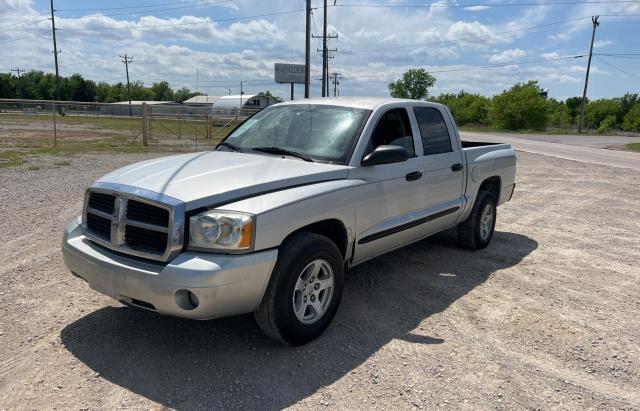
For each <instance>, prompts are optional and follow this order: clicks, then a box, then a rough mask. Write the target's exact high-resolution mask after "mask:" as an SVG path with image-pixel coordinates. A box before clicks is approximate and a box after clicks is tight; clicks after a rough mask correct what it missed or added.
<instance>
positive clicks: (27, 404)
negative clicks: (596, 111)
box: [0, 153, 640, 410]
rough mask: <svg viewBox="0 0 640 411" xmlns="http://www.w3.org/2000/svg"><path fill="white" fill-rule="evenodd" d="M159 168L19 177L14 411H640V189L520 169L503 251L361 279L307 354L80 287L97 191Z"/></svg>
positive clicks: (9, 289)
mask: <svg viewBox="0 0 640 411" xmlns="http://www.w3.org/2000/svg"><path fill="white" fill-rule="evenodd" d="M156 155H157V154H156ZM149 156H151V155H150V154H137V155H131V154H130V155H106V154H103V155H78V156H75V157H72V158H71V163H70V165H65V166H59V165H58V164H60V163H59V162H56V159H55V158H51V159H50V161H49V162H48V163H46V164H44V165H42V166H41V168H40V169H39V170H33V171H30V170H28V169H26V168H25V167H24V166H21V167H17V168H6V169H2V170H0V212H1V213H2V216H3V219H2V223H1V224H0V238H1V239H2V240H1V242H0V261H1V262H2V265H1V266H0V409H65V410H66V409H114V408H119V409H164V408H165V407H166V408H175V409H180V410H187V409H211V408H224V409H239V408H244V409H261V410H262V409H277V408H283V407H292V408H297V409H384V410H389V409H411V408H422V409H469V410H477V409H545V410H546V409H640V294H639V292H638V290H639V289H640V287H639V286H640V268H639V264H638V256H639V255H640V236H639V235H638V233H639V232H640V207H639V205H638V199H640V173H638V172H635V171H632V170H624V169H616V168H611V167H604V166H597V165H587V164H583V163H578V162H573V161H568V160H561V159H556V158H552V157H545V156H539V155H533V154H527V153H519V154H518V161H519V163H518V177H517V184H518V186H517V190H516V193H515V196H514V199H513V201H512V202H511V203H509V204H507V205H505V206H504V207H501V208H500V209H499V216H498V224H497V227H496V228H497V232H496V234H495V237H494V239H493V242H492V244H491V245H490V246H489V247H488V248H487V249H485V250H482V251H480V252H471V251H466V250H463V249H460V248H458V247H457V246H456V245H455V244H453V243H452V242H451V241H450V240H449V239H447V237H443V236H440V237H438V238H434V239H429V240H426V241H422V242H419V243H417V244H414V245H412V246H409V247H407V248H405V249H402V250H399V251H396V252H393V253H390V254H388V255H385V256H383V257H380V258H378V259H375V260H373V261H371V262H368V263H366V264H364V265H362V266H360V267H357V268H356V269H354V270H353V271H352V272H350V273H349V274H348V275H347V277H346V283H345V291H344V297H343V300H342V304H341V307H340V309H339V311H338V314H337V316H336V318H335V320H334V322H333V324H332V325H331V327H330V328H329V330H328V331H327V333H326V334H325V335H323V336H322V337H321V338H319V339H318V340H316V341H314V342H312V343H310V344H308V345H306V346H302V347H293V348H291V347H282V346H280V345H278V344H276V343H274V342H272V341H271V340H269V339H267V338H266V337H264V336H263V335H262V334H261V333H260V332H259V331H258V329H257V327H256V326H255V325H254V323H253V321H252V317H251V316H241V317H235V318H228V319H222V320H216V321H207V322H197V321H189V320H183V319H176V318H169V317H162V316H159V315H156V314H154V313H151V312H146V311H142V310H138V309H131V308H125V307H123V306H121V305H120V304H119V303H117V302H115V301H112V300H110V299H108V298H107V297H104V296H102V295H100V294H97V293H96V292H94V291H92V290H90V289H89V288H88V287H87V286H86V284H85V283H84V282H82V281H80V280H78V279H76V278H74V277H72V276H71V275H70V274H69V272H68V271H67V270H66V269H65V267H64V266H63V263H62V260H61V255H60V247H59V242H60V237H61V233H62V229H63V227H64V225H65V223H66V222H67V221H69V220H71V219H72V218H73V217H75V216H76V215H78V214H79V213H80V209H81V205H82V195H83V190H84V188H85V187H86V186H87V185H88V184H89V183H90V182H91V181H92V180H94V179H95V178H97V177H98V176H100V175H102V174H104V173H106V172H107V171H109V170H112V169H113V168H115V167H117V166H120V165H124V164H128V163H131V162H133V161H135V160H139V159H142V158H148V157H149ZM65 164H66V163H65Z"/></svg>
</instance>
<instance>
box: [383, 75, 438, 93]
mask: <svg viewBox="0 0 640 411" xmlns="http://www.w3.org/2000/svg"><path fill="white" fill-rule="evenodd" d="M434 84H436V79H435V77H433V76H432V75H431V74H429V73H428V72H427V70H425V69H423V68H419V69H410V70H408V71H406V72H405V73H404V74H403V75H402V78H401V79H399V80H398V81H396V82H392V83H389V85H388V87H389V91H390V92H391V97H397V98H410V99H413V100H426V99H427V98H428V97H429V89H430V88H431V87H433V86H434Z"/></svg>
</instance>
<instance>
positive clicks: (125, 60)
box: [120, 53, 133, 117]
mask: <svg viewBox="0 0 640 411" xmlns="http://www.w3.org/2000/svg"><path fill="white" fill-rule="evenodd" d="M120 58H122V62H123V63H124V69H125V71H126V72H127V99H128V100H129V117H131V85H130V84H129V63H131V62H132V61H133V57H131V56H127V53H124V56H122V55H121V56H120Z"/></svg>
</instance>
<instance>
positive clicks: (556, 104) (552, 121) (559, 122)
mask: <svg viewBox="0 0 640 411" xmlns="http://www.w3.org/2000/svg"><path fill="white" fill-rule="evenodd" d="M548 105H549V107H548V113H549V118H548V125H549V126H551V127H557V128H563V129H566V128H568V127H569V126H570V125H571V123H572V122H573V118H572V117H571V111H570V110H569V107H567V104H566V103H563V102H562V101H558V100H556V99H552V98H550V99H549V100H548Z"/></svg>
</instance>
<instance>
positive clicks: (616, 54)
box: [0, 0, 640, 100]
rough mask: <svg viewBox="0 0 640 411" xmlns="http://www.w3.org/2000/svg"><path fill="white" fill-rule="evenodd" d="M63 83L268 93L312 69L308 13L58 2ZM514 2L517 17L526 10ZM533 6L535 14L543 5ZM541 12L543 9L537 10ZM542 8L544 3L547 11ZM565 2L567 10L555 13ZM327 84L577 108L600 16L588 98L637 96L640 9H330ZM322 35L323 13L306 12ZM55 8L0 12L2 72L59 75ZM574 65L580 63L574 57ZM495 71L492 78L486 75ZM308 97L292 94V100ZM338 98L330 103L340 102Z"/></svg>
mask: <svg viewBox="0 0 640 411" xmlns="http://www.w3.org/2000/svg"><path fill="white" fill-rule="evenodd" d="M54 3H55V6H54V7H55V9H56V12H55V14H56V28H57V30H56V36H57V44H58V49H59V50H61V53H60V54H59V66H60V73H61V75H71V74H73V73H80V74H82V75H83V76H84V77H86V78H88V79H92V80H94V81H96V82H98V81H106V82H108V83H115V82H119V81H122V82H124V81H126V78H125V68H124V64H123V63H122V59H121V58H120V57H119V56H120V55H124V54H125V53H127V55H129V56H132V57H133V62H132V63H131V64H130V66H129V70H130V76H131V80H132V81H135V80H139V81H143V82H144V84H145V85H151V84H152V83H153V82H157V81H161V80H167V81H168V82H169V83H170V84H171V86H172V87H173V88H174V89H175V88H180V87H183V86H186V87H188V88H190V89H191V90H193V91H196V90H197V91H200V92H202V93H204V94H208V95H225V94H229V93H231V94H238V93H239V91H240V81H244V82H245V83H243V84H244V86H243V89H244V91H245V92H246V93H256V92H259V91H265V90H270V91H271V92H272V93H274V94H276V95H280V96H282V97H284V98H289V85H288V84H287V85H283V84H276V83H274V79H273V71H274V69H273V64H274V63H275V62H288V63H300V64H303V63H304V47H305V35H304V33H305V14H304V6H305V0H271V1H258V0H227V1H225V0H181V1H180V0H91V1H88V0H55V1H54ZM518 3H520V4H518ZM536 3H537V4H536ZM540 3H543V4H542V5H538V4H540ZM544 3H547V4H544ZM548 3H562V4H548ZM329 5H330V7H329V8H328V31H329V33H330V34H337V35H338V38H337V39H332V40H330V41H329V48H330V49H337V51H335V52H333V53H332V54H333V58H332V59H330V71H331V72H337V73H340V74H341V77H342V78H341V80H340V82H339V83H340V84H339V87H338V88H339V93H340V95H345V96H346V95H349V96H354V95H370V96H386V95H389V91H388V88H387V84H388V83H389V82H390V81H394V80H397V79H398V78H399V77H400V76H401V75H402V73H403V72H404V71H406V70H407V69H409V68H425V69H426V70H427V71H429V72H431V73H432V75H433V76H434V77H435V78H436V85H435V87H434V88H433V89H432V90H431V94H432V95H438V94H440V93H452V92H453V93H455V92H458V91H459V90H466V91H468V92H473V93H480V94H483V95H487V96H490V95H494V94H496V93H499V92H501V91H502V90H505V89H507V88H509V87H510V86H511V85H513V84H514V83H516V82H525V81H528V80H537V81H538V82H539V83H540V85H541V86H542V87H543V88H545V89H549V96H550V97H554V98H557V99H561V100H563V99H566V98H568V97H572V96H579V95H582V90H583V87H584V77H585V71H586V66H587V55H588V52H589V44H590V40H591V32H592V22H591V16H592V15H595V14H598V15H600V16H601V17H600V26H599V27H598V29H597V32H596V42H595V48H594V53H595V56H594V58H593V62H592V66H591V78H590V82H589V97H590V98H592V99H595V98H604V97H615V96H621V95H623V94H624V93H626V92H640V42H639V41H638V39H640V1H629V0H627V1H620V0H609V1H597V0H587V1H578V0H458V1H456V0H439V1H417V0H407V1H404V0H393V1H386V2H383V1H376V0H349V1H347V0H337V1H336V2H335V6H334V1H333V0H330V1H329ZM312 7H313V8H314V11H313V23H314V24H313V25H312V29H313V32H314V34H316V35H320V34H322V21H323V11H322V1H321V0H312ZM49 17H50V8H49V0H1V1H0V22H1V23H0V71H2V72H8V71H9V70H11V69H12V68H20V69H24V70H30V69H39V70H43V71H46V72H53V70H54V69H53V67H54V63H53V60H54V59H53V53H52V52H51V51H52V50H53V44H52V39H51V21H50V20H49V19H48V18H49ZM319 47H321V43H320V41H319V40H317V39H313V42H312V50H313V53H312V59H311V66H312V71H311V79H312V82H311V83H312V89H311V95H312V96H318V95H320V84H321V81H320V78H321V77H322V75H321V70H322V63H321V55H320V53H319V52H317V51H316V49H317V48H319ZM576 56H577V57H576ZM487 66H489V67H487ZM303 89H304V86H303V85H302V84H299V85H296V98H298V97H301V96H302V93H303ZM332 91H333V90H332Z"/></svg>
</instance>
